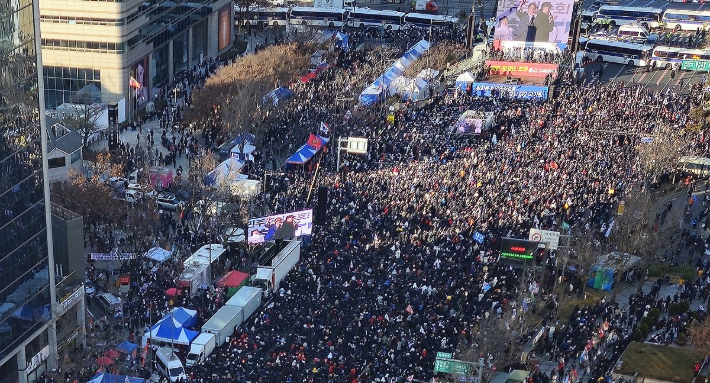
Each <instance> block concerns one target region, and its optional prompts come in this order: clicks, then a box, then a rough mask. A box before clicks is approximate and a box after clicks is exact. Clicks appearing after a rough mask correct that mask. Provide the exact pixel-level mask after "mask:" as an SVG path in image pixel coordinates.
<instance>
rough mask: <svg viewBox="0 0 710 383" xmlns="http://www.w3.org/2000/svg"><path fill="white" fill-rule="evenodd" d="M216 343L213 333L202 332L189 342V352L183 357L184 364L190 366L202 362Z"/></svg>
mask: <svg viewBox="0 0 710 383" xmlns="http://www.w3.org/2000/svg"><path fill="white" fill-rule="evenodd" d="M215 345H216V342H215V336H214V334H208V333H204V332H203V333H202V334H200V335H198V336H197V338H195V340H193V341H192V343H191V344H190V352H188V353H187V357H186V358H185V366H187V367H192V366H194V365H196V364H198V363H200V362H204V361H205V360H206V359H207V357H208V356H210V354H212V351H214V347H215Z"/></svg>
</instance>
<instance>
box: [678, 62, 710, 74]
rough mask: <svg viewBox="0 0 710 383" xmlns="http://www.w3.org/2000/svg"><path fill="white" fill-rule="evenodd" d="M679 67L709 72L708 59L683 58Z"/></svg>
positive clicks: (709, 63)
mask: <svg viewBox="0 0 710 383" xmlns="http://www.w3.org/2000/svg"><path fill="white" fill-rule="evenodd" d="M680 69H682V70H697V71H702V72H710V60H683V61H682V62H681V64H680Z"/></svg>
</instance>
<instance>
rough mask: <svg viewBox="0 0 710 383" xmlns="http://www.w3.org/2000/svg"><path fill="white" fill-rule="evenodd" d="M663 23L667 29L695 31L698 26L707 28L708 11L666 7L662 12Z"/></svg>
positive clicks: (709, 20)
mask: <svg viewBox="0 0 710 383" xmlns="http://www.w3.org/2000/svg"><path fill="white" fill-rule="evenodd" d="M663 23H664V24H665V26H666V28H667V29H673V30H676V31H693V32H695V31H697V30H698V28H702V29H708V26H710V11H696V10H690V9H666V11H665V12H664V13H663Z"/></svg>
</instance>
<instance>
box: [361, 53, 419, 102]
mask: <svg viewBox="0 0 710 383" xmlns="http://www.w3.org/2000/svg"><path fill="white" fill-rule="evenodd" d="M430 46H431V44H430V43H429V42H428V41H426V40H421V41H419V42H418V43H416V44H415V45H414V46H413V47H411V48H409V50H408V51H406V52H405V53H404V55H402V57H400V58H399V59H398V60H397V61H395V62H394V64H392V66H390V67H389V68H388V69H387V70H386V71H385V73H384V74H383V75H382V76H380V77H378V78H377V79H376V80H375V81H374V82H373V83H372V84H370V85H369V86H368V87H367V88H365V90H363V91H362V93H361V94H360V103H361V104H363V105H372V104H374V103H376V102H377V101H379V99H380V97H381V96H382V94H383V93H385V92H386V91H388V89H389V87H390V85H391V84H392V82H393V81H394V80H395V79H396V78H398V77H400V76H402V74H403V73H404V70H405V69H407V68H408V67H409V66H410V65H412V63H413V62H414V61H415V60H417V59H418V58H420V57H422V56H423V55H424V53H425V52H426V51H427V50H429V47H430Z"/></svg>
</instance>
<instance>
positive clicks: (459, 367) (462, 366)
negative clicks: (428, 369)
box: [434, 359, 471, 375]
mask: <svg viewBox="0 0 710 383" xmlns="http://www.w3.org/2000/svg"><path fill="white" fill-rule="evenodd" d="M434 372H443V373H445V374H459V375H468V373H469V372H471V367H470V366H469V365H468V364H466V363H463V362H458V361H454V360H441V359H436V360H434Z"/></svg>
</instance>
